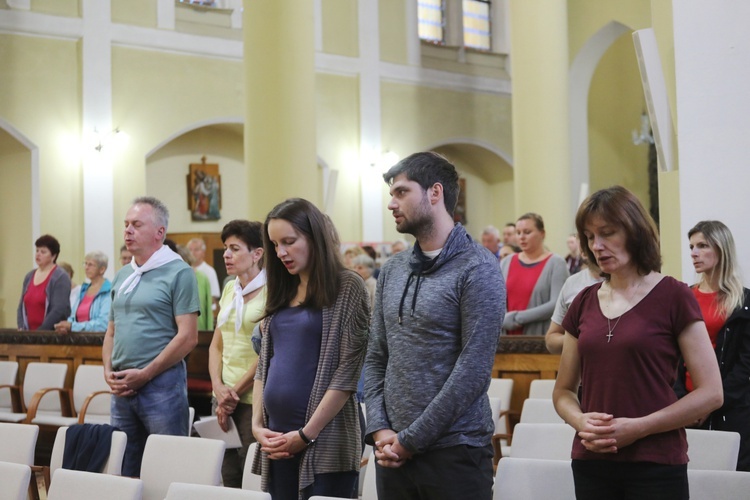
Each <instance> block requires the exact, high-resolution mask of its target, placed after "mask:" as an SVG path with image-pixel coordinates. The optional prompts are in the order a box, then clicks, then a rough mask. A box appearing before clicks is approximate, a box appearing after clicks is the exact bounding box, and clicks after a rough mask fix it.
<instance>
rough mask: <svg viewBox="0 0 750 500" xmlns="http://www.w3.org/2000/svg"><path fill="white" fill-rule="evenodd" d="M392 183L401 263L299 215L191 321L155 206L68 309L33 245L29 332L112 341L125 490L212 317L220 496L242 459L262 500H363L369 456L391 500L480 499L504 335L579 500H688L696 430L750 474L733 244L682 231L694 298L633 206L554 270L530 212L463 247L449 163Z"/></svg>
mask: <svg viewBox="0 0 750 500" xmlns="http://www.w3.org/2000/svg"><path fill="white" fill-rule="evenodd" d="M384 180H385V182H386V184H387V185H388V187H389V190H390V196H391V198H390V201H389V203H388V210H390V212H391V213H392V215H393V217H394V223H395V226H396V229H397V231H398V232H399V233H402V234H407V235H410V236H411V237H413V239H414V244H413V245H412V246H409V245H408V243H406V241H405V240H399V241H397V242H395V243H394V244H393V247H392V253H393V255H392V256H391V257H390V258H389V259H388V260H387V261H386V262H385V263H384V264H383V265H382V266H380V267H378V266H377V265H376V260H375V257H376V256H375V255H373V254H372V252H369V253H368V251H365V250H362V249H361V248H359V247H356V248H357V250H353V249H352V251H351V252H348V253H346V254H344V255H342V252H341V243H340V241H339V237H338V233H337V231H336V229H335V227H334V225H333V223H332V222H331V220H330V219H329V218H328V217H327V216H326V215H325V214H323V213H322V212H321V211H320V210H319V209H318V208H317V207H316V206H315V205H313V204H312V203H310V202H309V201H307V200H304V199H300V198H292V199H288V200H285V201H283V202H281V203H279V204H278V205H277V206H276V207H274V208H273V209H272V210H271V211H270V212H269V214H268V216H267V217H266V219H265V221H264V222H263V223H261V222H260V221H254V222H253V221H247V220H233V221H231V222H229V223H228V224H226V225H225V226H224V228H223V230H222V233H221V240H222V242H223V245H224V254H223V258H224V264H225V266H226V269H227V273H228V275H229V280H228V281H227V282H226V284H225V286H224V288H223V290H219V288H218V283H217V284H216V286H214V283H213V280H215V279H216V275H215V273H214V274H213V276H212V277H211V278H213V279H211V280H210V281H211V282H210V283H209V279H210V278H205V282H206V284H205V285H204V286H203V288H204V289H205V294H206V296H207V297H208V299H207V300H208V303H207V304H203V303H202V302H201V300H200V293H199V288H200V286H199V280H198V279H197V277H196V272H198V273H200V272H205V269H202V268H204V267H205V266H207V264H205V260H204V257H205V250H206V249H205V243H203V242H201V241H199V240H193V241H191V242H190V243H189V244H188V249H189V252H188V253H189V254H191V255H188V256H187V257H185V258H186V259H187V260H191V261H192V264H193V268H191V265H189V264H188V263H186V262H185V261H184V259H183V258H181V257H180V255H179V254H178V253H176V252H175V251H173V250H172V249H170V247H168V246H167V245H165V237H166V233H167V228H168V222H169V212H168V210H167V207H166V206H164V205H163V204H162V203H161V202H160V201H159V200H157V199H155V198H151V197H141V198H137V199H136V200H134V202H133V204H132V206H131V207H130V209H129V210H128V212H127V214H126V216H125V230H124V237H125V245H124V247H123V248H122V249H121V262H122V264H123V266H124V267H123V268H122V269H121V270H120V271H119V272H118V273H117V274H116V276H115V278H114V280H113V281H112V282H110V281H109V280H107V279H105V278H104V273H105V271H106V269H107V265H108V262H107V258H106V256H105V255H104V254H102V253H101V252H91V253H89V254H87V255H86V257H85V266H84V267H85V272H86V277H87V279H88V282H87V283H85V284H84V285H83V286H81V288H80V290H78V291H76V292H75V293H74V294H73V296H71V277H70V276H69V275H68V274H67V273H65V272H64V271H63V270H62V269H61V267H60V266H58V265H57V264H56V260H57V257H58V255H59V253H60V245H59V243H58V242H57V240H56V239H55V238H54V237H52V236H49V235H45V236H42V237H40V238H39V239H38V240H37V241H36V263H37V268H35V269H34V270H32V271H31V272H29V273H28V274H27V275H26V277H25V279H24V283H23V291H22V296H21V300H20V302H19V306H18V327H19V329H26V330H45V329H46V330H55V331H57V332H59V333H68V332H77V331H103V330H106V333H105V337H104V346H103V349H102V356H103V364H104V373H105V378H106V380H107V383H108V384H109V385H110V387H111V390H112V424H113V425H114V426H116V427H118V428H119V429H121V430H123V431H124V432H125V433H126V434H127V435H128V445H127V450H126V455H125V460H124V462H123V469H122V470H123V474H124V475H128V476H138V475H139V474H140V459H141V456H142V453H143V447H144V445H145V440H146V438H147V437H148V435H149V434H152V433H162V434H175V435H185V434H186V433H187V430H188V428H189V426H188V422H187V418H188V417H187V415H188V413H187V386H186V370H185V362H184V358H185V356H186V355H187V354H188V353H189V352H190V351H191V350H192V349H193V347H194V346H195V345H196V342H197V332H198V329H199V328H201V329H205V328H206V327H205V326H201V325H205V323H199V321H200V318H201V317H204V316H206V315H209V316H211V317H213V315H214V304H213V302H214V300H215V302H216V306H218V309H216V310H215V312H216V313H217V321H216V326H215V331H214V335H213V340H212V342H211V345H210V348H209V372H210V377H211V385H212V389H213V406H212V411H213V413H214V414H215V415H216V417H217V422H218V424H219V426H220V427H221V428H222V429H223V430H225V431H227V430H229V428H230V427H235V428H236V429H237V432H238V433H239V436H240V440H241V444H242V446H241V447H240V448H237V449H231V450H227V453H226V455H225V459H224V465H223V468H222V476H223V481H224V484H225V485H226V486H231V487H239V486H240V485H241V481H242V473H243V470H244V468H245V461H246V460H252V461H253V463H252V470H253V472H254V473H256V474H259V475H260V476H261V477H262V487H263V489H264V490H266V491H269V492H270V493H271V495H272V497H273V498H274V499H296V498H303V499H304V498H309V497H310V496H313V495H327V496H337V497H343V498H356V496H357V485H358V469H359V464H360V458H361V455H362V445H363V442H364V443H367V444H369V445H372V446H373V447H374V457H375V465H374V467H375V470H376V483H377V490H378V495H379V497H380V498H388V499H440V498H445V499H449V498H477V499H489V498H491V497H492V488H493V468H492V461H491V460H492V447H491V446H490V438H491V435H492V433H493V431H494V424H493V417H492V414H491V410H490V404H489V399H488V397H487V389H488V386H489V383H490V378H491V369H492V365H493V362H494V356H495V350H496V347H497V345H498V340H499V336H500V335H538V336H541V335H544V336H545V341H546V345H547V348H548V349H549V351H550V352H552V353H556V354H560V355H561V362H560V367H559V374H558V378H557V382H556V386H555V390H554V396H553V399H554V404H555V407H556V409H557V411H558V413H559V414H560V416H561V417H562V418H563V419H564V420H565V422H567V423H568V424H569V425H571V426H572V427H574V428H575V430H576V439H575V440H574V442H573V443H572V449H571V457H572V459H573V460H572V470H573V476H574V481H575V488H576V496H577V498H580V499H588V498H592V499H593V498H609V497H612V498H614V497H615V494H617V495H620V494H622V493H623V492H632V493H633V494H634V495H637V496H638V497H639V498H675V499H683V498H688V495H689V493H688V484H687V461H688V453H687V452H688V450H687V443H686V439H685V430H684V428H685V427H687V426H695V427H702V428H707V429H720V430H731V431H735V432H739V433H740V435H741V447H740V456H739V461H738V469H740V470H750V430H749V429H748V428H749V427H750V424H748V422H749V421H748V417H750V384H748V379H750V329H749V328H750V326H749V324H748V321H749V320H750V312H749V311H748V307H750V291H749V290H748V289H746V288H744V287H743V285H742V280H741V277H740V275H739V270H738V266H737V259H736V254H737V250H736V248H735V244H734V240H733V238H732V234H731V232H730V230H729V228H727V227H726V226H725V225H724V224H722V223H721V222H718V221H702V222H699V223H698V224H696V226H695V227H694V228H692V229H691V230H690V231H689V233H688V238H689V248H690V255H691V258H692V260H693V263H694V267H695V270H696V272H697V273H698V275H699V281H698V283H696V284H695V285H693V286H692V287H688V286H687V285H685V284H683V283H681V282H679V281H677V280H675V279H673V278H671V277H669V276H665V275H663V274H661V273H660V269H661V255H660V246H659V235H658V230H657V228H656V226H655V224H654V222H653V220H652V219H651V217H650V216H649V215H648V213H647V211H646V210H645V209H644V208H643V206H642V205H641V203H640V202H639V201H638V199H637V198H636V197H635V196H634V195H633V194H632V193H630V192H629V191H627V190H626V189H624V188H621V187H613V188H609V189H604V190H601V191H598V192H596V193H594V194H592V195H591V196H589V197H588V198H587V199H586V200H585V201H584V202H583V203H582V205H581V207H580V208H579V210H578V213H577V214H576V219H575V225H576V230H577V231H576V233H575V234H573V235H571V237H570V238H569V241H568V243H569V255H568V256H567V257H566V258H562V257H560V256H558V255H555V254H554V253H552V252H550V251H549V250H548V248H547V247H546V246H545V236H546V233H545V226H544V220H543V218H542V217H541V216H540V215H539V214H536V213H526V214H524V215H522V216H521V217H519V218H518V219H517V220H516V221H515V222H514V223H508V224H506V225H505V226H504V227H503V230H502V232H501V231H500V230H498V229H496V228H494V227H492V226H490V227H488V228H486V229H485V230H484V231H483V234H482V238H481V244H480V243H478V242H476V241H474V240H473V239H472V238H471V236H470V235H469V234H468V233H467V232H466V229H465V228H464V227H463V226H462V225H461V224H459V223H455V222H454V211H455V207H456V203H457V199H458V189H459V187H458V186H459V184H458V174H457V172H456V169H455V167H454V166H453V165H452V164H451V163H450V162H449V161H448V160H446V159H445V158H444V157H442V156H440V155H438V154H435V153H416V154H413V155H411V156H409V157H407V158H405V159H404V160H402V161H400V162H399V163H398V164H396V165H395V166H393V167H392V168H391V169H390V170H389V171H388V172H387V173H385V174H384ZM203 302H206V301H203ZM209 328H213V324H212V323H211V326H210V327H209ZM358 385H359V389H360V399H358V398H355V394H356V393H357V391H358ZM362 393H363V398H364V399H363V401H364V403H365V407H366V415H364V414H362V406H360V404H359V402H360V401H362V399H361V396H362ZM256 441H257V443H258V446H257V448H256V452H255V455H254V456H248V448H249V446H250V444H251V443H253V442H256Z"/></svg>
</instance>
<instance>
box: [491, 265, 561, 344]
mask: <svg viewBox="0 0 750 500" xmlns="http://www.w3.org/2000/svg"><path fill="white" fill-rule="evenodd" d="M513 255H514V254H511V255H508V256H507V257H505V258H504V259H503V260H502V261H501V262H500V270H501V271H502V273H503V278H505V280H506V281H507V280H508V269H509V268H510V260H511V258H512V257H513ZM566 279H568V266H567V264H566V263H565V259H563V258H562V257H560V256H559V255H555V254H552V256H551V257H550V258H549V260H548V261H547V263H546V264H545V265H544V269H543V270H542V274H541V275H540V276H539V279H538V280H537V282H536V285H534V290H533V291H532V292H531V299H530V300H529V307H527V308H526V310H524V311H508V313H507V314H506V315H505V320H504V321H503V333H507V331H508V330H515V329H516V328H518V327H519V325H521V326H523V334H524V335H544V334H545V333H547V330H549V322H550V318H552V313H553V312H554V311H555V302H557V297H558V296H559V295H560V290H562V287H563V285H564V284H565V280H566Z"/></svg>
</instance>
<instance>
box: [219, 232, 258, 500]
mask: <svg viewBox="0 0 750 500" xmlns="http://www.w3.org/2000/svg"><path fill="white" fill-rule="evenodd" d="M262 232H263V225H262V224H261V223H260V222H256V221H254V222H251V221H248V220H233V221H230V222H229V223H227V225H226V226H224V229H222V231H221V241H222V242H223V243H224V265H225V266H226V269H227V274H228V275H229V276H230V277H233V278H234V279H233V280H231V281H229V282H228V283H227V284H226V285H225V286H224V291H223V292H222V294H221V299H220V300H219V316H218V319H217V323H216V330H215V331H214V336H213V339H212V340H211V346H210V347H209V349H208V371H209V373H210V375H211V385H212V387H213V401H212V403H213V405H212V406H213V412H214V413H215V414H216V416H217V418H218V420H219V425H220V426H221V428H222V429H224V430H225V431H226V430H228V429H229V419H232V421H233V422H234V425H235V427H236V428H237V432H238V433H239V435H240V442H241V443H242V446H241V447H240V448H234V449H227V450H226V452H225V453H224V462H223V464H222V467H221V476H222V478H223V480H224V486H229V487H232V488H240V487H242V474H243V472H244V470H245V460H246V458H247V450H248V448H249V446H250V444H251V443H252V442H254V441H255V439H254V438H253V431H252V423H253V407H252V403H253V380H254V378H255V370H256V369H257V367H258V355H257V354H256V353H255V350H253V345H252V341H251V336H252V333H253V329H254V328H255V325H256V324H257V323H258V321H260V318H261V317H262V316H263V311H264V310H265V306H266V288H265V284H266V273H265V271H264V270H263V261H264V251H263V236H262ZM251 460H252V458H251Z"/></svg>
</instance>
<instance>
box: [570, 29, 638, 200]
mask: <svg viewBox="0 0 750 500" xmlns="http://www.w3.org/2000/svg"><path fill="white" fill-rule="evenodd" d="M632 31H633V30H632V28H629V27H628V26H625V25H624V24H622V23H619V22H617V21H611V22H610V23H608V24H607V25H606V26H604V27H603V28H602V29H600V30H599V31H597V32H596V33H595V34H594V35H593V36H592V37H591V38H589V39H588V40H587V41H586V43H585V44H584V45H583V47H581V50H580V51H578V54H577V55H576V57H575V59H574V60H573V63H572V64H571V65H570V72H569V78H570V82H569V97H568V99H569V104H570V189H571V192H570V200H571V203H572V204H573V206H572V207H571V213H576V210H578V205H579V204H580V202H581V200H580V196H581V194H585V193H583V191H584V190H583V189H582V187H584V186H585V187H586V190H587V189H588V182H589V120H588V100H589V89H590V88H591V80H592V78H593V76H594V71H595V70H596V67H597V66H598V64H599V61H600V60H601V58H602V56H603V55H604V53H605V52H607V50H608V49H609V47H610V46H611V45H612V44H613V43H614V42H615V40H617V39H618V38H620V37H621V36H622V35H623V34H625V33H629V32H632Z"/></svg>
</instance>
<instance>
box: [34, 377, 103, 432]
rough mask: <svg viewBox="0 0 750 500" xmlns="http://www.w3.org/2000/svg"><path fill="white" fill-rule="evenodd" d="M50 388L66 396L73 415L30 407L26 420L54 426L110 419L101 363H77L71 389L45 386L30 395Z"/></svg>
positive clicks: (101, 421)
mask: <svg viewBox="0 0 750 500" xmlns="http://www.w3.org/2000/svg"><path fill="white" fill-rule="evenodd" d="M50 392H58V393H60V397H66V398H68V400H69V403H68V405H69V406H72V407H73V409H74V410H75V415H74V416H70V417H67V416H62V415H59V414H49V413H47V412H39V411H34V410H33V409H31V408H30V409H29V412H28V414H27V416H26V421H27V422H30V423H32V424H37V425H50V426H58V427H60V426H63V425H67V426H71V425H75V424H79V423H80V424H82V423H90V424H108V423H109V422H110V416H109V412H110V402H111V397H110V396H109V394H110V388H109V385H107V382H106V381H105V380H104V367H103V366H101V365H80V366H79V367H78V369H77V370H76V376H75V379H74V380H73V390H72V391H70V389H62V388H48V389H43V390H41V391H39V392H38V393H37V394H35V395H34V398H42V397H45V396H47V394H48V393H50ZM97 396H99V397H97ZM30 406H33V405H30Z"/></svg>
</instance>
